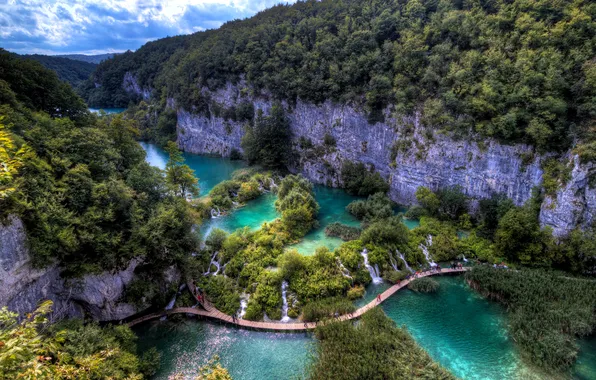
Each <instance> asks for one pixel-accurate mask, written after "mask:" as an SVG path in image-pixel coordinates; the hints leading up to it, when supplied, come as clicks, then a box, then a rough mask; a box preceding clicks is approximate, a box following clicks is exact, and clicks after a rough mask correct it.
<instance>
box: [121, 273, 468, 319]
mask: <svg viewBox="0 0 596 380" xmlns="http://www.w3.org/2000/svg"><path fill="white" fill-rule="evenodd" d="M469 269H471V268H470V267H464V268H461V269H451V268H448V269H446V268H444V269H442V270H441V271H440V272H423V273H421V274H420V275H418V278H421V277H428V276H434V275H441V274H449V273H463V272H465V271H467V270H469ZM413 280H414V279H411V280H404V281H402V282H401V283H399V284H395V285H393V286H392V287H390V288H389V289H387V290H385V291H384V292H383V293H381V294H380V297H377V298H375V300H373V301H371V302H369V303H368V304H366V305H365V306H363V307H361V308H360V309H358V310H356V311H354V312H353V313H351V314H344V315H341V316H339V317H338V318H336V319H337V320H339V321H347V320H350V319H357V318H360V316H362V314H364V313H366V312H367V311H369V310H370V309H372V308H373V307H375V306H377V305H379V304H380V303H382V302H383V301H385V300H386V299H387V298H389V297H391V296H392V295H393V294H394V293H396V292H397V291H398V290H400V289H402V288H404V287H406V286H407V285H408V284H409V283H410V282H411V281H413ZM189 289H190V290H191V292H192V291H193V288H192V287H191V286H189ZM193 294H194V292H193ZM204 307H205V310H203V309H198V308H194V307H177V308H174V309H170V310H166V311H163V312H158V313H153V314H148V315H145V316H143V317H140V318H137V319H135V320H132V321H130V322H129V323H128V326H134V325H136V324H138V323H141V322H144V321H148V320H150V319H155V318H160V317H163V316H167V315H171V314H194V315H199V316H202V317H207V318H211V319H216V320H219V321H222V322H226V323H231V324H234V325H238V326H240V327H244V328H248V329H256V330H271V331H305V330H312V329H314V328H315V327H317V323H316V322H308V323H301V322H292V323H284V322H255V321H247V320H244V319H237V318H236V319H235V320H233V319H232V317H231V316H230V315H227V314H224V313H222V312H221V311H219V310H217V309H216V308H215V307H213V306H211V305H208V304H207V305H204Z"/></svg>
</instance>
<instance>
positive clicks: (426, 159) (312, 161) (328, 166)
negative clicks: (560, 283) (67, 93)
mask: <svg viewBox="0 0 596 380" xmlns="http://www.w3.org/2000/svg"><path fill="white" fill-rule="evenodd" d="M203 91H207V90H203ZM249 93H250V91H247V88H246V87H245V85H244V84H243V83H240V84H239V85H237V86H233V85H230V84H229V85H227V86H226V87H225V88H222V89H220V90H217V91H215V92H210V93H209V96H210V98H211V99H212V100H213V101H214V102H216V103H218V104H219V105H220V106H223V107H232V106H234V105H236V104H238V103H240V102H242V101H250V102H252V103H253V104H254V108H255V110H257V109H262V110H263V111H264V112H265V113H267V112H268V110H269V109H270V107H271V105H272V101H271V100H270V97H269V96H268V95H267V94H262V93H261V94H259V95H258V96H254V95H246V94H249ZM284 106H285V107H286V108H287V110H288V117H289V118H290V123H291V129H292V134H293V139H294V142H295V144H294V145H295V148H296V151H297V152H298V153H299V155H298V157H297V159H296V162H295V163H294V165H293V168H292V169H293V170H294V171H296V172H301V173H303V174H304V175H305V176H306V177H308V178H309V179H311V180H312V181H314V182H317V183H323V184H327V185H330V186H340V185H341V178H340V175H339V173H340V171H341V167H342V163H343V162H344V161H346V160H349V161H360V162H363V163H365V164H366V165H368V166H369V167H372V168H374V169H375V170H377V171H378V172H380V173H381V174H382V175H383V176H384V177H385V178H386V179H387V180H388V181H389V184H390V186H391V190H390V196H391V198H392V199H393V200H395V201H396V202H398V203H402V204H412V203H414V202H415V191H416V189H417V188H418V187H419V186H427V187H429V188H431V189H433V190H436V189H439V188H442V187H447V186H452V185H460V186H461V187H462V189H463V191H464V192H465V193H466V194H467V195H468V196H470V197H471V198H473V199H481V198H486V197H490V196H491V195H492V194H495V193H503V194H506V195H507V196H508V197H509V198H511V199H512V200H513V201H514V202H515V203H516V204H517V205H521V204H523V203H524V202H525V201H526V200H527V199H528V198H529V197H530V196H531V192H532V188H533V187H534V186H539V185H540V184H541V183H542V170H541V161H542V159H543V156H540V155H538V154H534V151H533V149H532V147H531V146H527V145H523V144H517V145H504V144H500V143H498V142H497V141H494V140H490V139H488V140H486V139H485V140H478V141H473V140H474V138H472V139H471V140H462V139H456V138H455V137H454V136H449V135H446V134H440V133H437V132H434V131H432V130H431V129H427V128H425V127H424V126H423V124H422V122H421V120H420V117H419V116H418V115H412V116H408V117H401V118H395V117H394V116H393V115H392V114H391V113H390V112H389V111H386V112H385V121H384V122H382V123H374V124H370V123H369V122H368V120H367V117H366V113H365V112H364V111H363V110H361V109H359V108H358V107H357V106H354V105H346V104H335V103H332V102H330V101H328V102H325V103H323V104H319V105H316V104H311V103H305V102H302V101H300V100H298V101H297V102H296V104H293V105H289V104H287V103H286V104H284ZM211 114H212V115H213V113H211ZM326 134H329V135H331V136H333V137H334V139H335V141H336V146H335V148H325V149H322V146H323V140H324V137H325V135H326ZM242 135H243V126H242V123H238V122H233V121H231V120H225V119H223V118H221V117H215V116H211V117H207V116H204V115H203V116H198V115H193V114H191V113H189V112H187V111H186V110H184V109H178V144H179V146H180V148H181V149H183V150H185V151H188V152H192V153H205V154H219V155H223V156H227V155H229V154H230V152H231V151H232V149H237V150H239V151H241V146H240V143H241V139H242ZM301 137H304V138H306V139H309V140H311V141H312V143H313V144H314V145H315V149H308V150H302V149H300V148H299V146H298V144H297V142H298V141H299V139H300V138H301ZM317 147H318V148H317ZM589 170H592V168H591V167H582V166H580V165H579V164H577V163H576V168H575V169H574V171H573V173H574V175H573V178H572V180H571V181H570V182H569V183H568V184H566V185H565V186H564V187H562V188H561V189H560V190H559V192H558V193H557V195H556V197H555V198H556V199H547V200H546V201H545V205H544V206H543V212H542V213H541V222H542V224H543V225H550V226H551V227H553V229H554V232H555V233H556V234H557V235H558V236H562V235H564V234H566V233H567V232H569V231H570V230H571V229H573V228H574V227H575V226H577V225H587V224H588V223H590V222H591V221H592V219H593V218H592V214H593V213H594V212H595V211H594V210H595V209H594V205H595V197H594V190H593V189H591V188H590V187H589V183H588V181H587V173H588V172H589Z"/></svg>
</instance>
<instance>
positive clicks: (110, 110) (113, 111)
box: [89, 108, 126, 115]
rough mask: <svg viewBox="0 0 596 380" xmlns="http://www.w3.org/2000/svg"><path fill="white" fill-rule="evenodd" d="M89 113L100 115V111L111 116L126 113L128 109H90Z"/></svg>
mask: <svg viewBox="0 0 596 380" xmlns="http://www.w3.org/2000/svg"><path fill="white" fill-rule="evenodd" d="M89 111H91V112H93V113H97V114H98V113H100V111H104V112H105V113H106V114H107V115H111V114H114V113H121V112H124V111H126V108H89Z"/></svg>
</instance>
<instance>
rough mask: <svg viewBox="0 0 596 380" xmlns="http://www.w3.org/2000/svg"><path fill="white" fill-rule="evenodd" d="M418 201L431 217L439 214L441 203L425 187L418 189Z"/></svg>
mask: <svg viewBox="0 0 596 380" xmlns="http://www.w3.org/2000/svg"><path fill="white" fill-rule="evenodd" d="M416 200H417V201H418V203H420V206H422V207H423V208H424V209H425V210H426V211H427V212H428V213H429V214H430V215H436V214H437V213H438V212H439V207H440V206H441V201H440V200H439V197H438V196H437V195H436V194H435V193H434V192H433V191H432V190H430V189H429V188H427V187H424V186H420V187H418V188H417V189H416Z"/></svg>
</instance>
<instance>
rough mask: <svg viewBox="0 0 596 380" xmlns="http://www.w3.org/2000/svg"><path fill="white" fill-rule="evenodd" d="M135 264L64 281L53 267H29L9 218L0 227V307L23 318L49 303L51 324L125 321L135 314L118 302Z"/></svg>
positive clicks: (20, 234) (18, 229)
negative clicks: (84, 319)
mask: <svg viewBox="0 0 596 380" xmlns="http://www.w3.org/2000/svg"><path fill="white" fill-rule="evenodd" d="M138 263H139V262H138V261H137V260H133V261H131V263H130V264H129V265H128V267H127V268H126V269H125V270H123V271H119V272H115V273H102V274H100V275H87V276H84V277H83V278H81V279H79V280H76V281H72V280H71V281H66V280H65V279H63V278H62V277H61V276H60V268H59V267H58V266H57V265H50V266H48V267H46V268H41V269H40V268H35V267H33V265H32V263H31V257H30V256H29V251H28V249H27V238H26V233H25V229H24V227H23V223H22V221H21V220H20V219H19V218H17V217H15V216H10V217H8V220H7V223H6V224H5V225H0V306H7V307H8V309H9V310H12V311H15V312H17V313H19V314H24V313H28V312H31V311H33V310H35V309H36V307H37V305H38V304H39V302H40V301H42V300H48V299H49V300H52V301H53V302H54V307H53V313H52V316H51V319H53V320H59V319H62V318H67V317H69V318H70V317H82V316H89V317H91V318H93V319H95V320H99V321H109V320H116V319H122V318H126V317H128V316H130V315H133V314H135V313H136V312H138V311H139V310H137V309H136V308H135V307H134V306H133V305H130V304H127V303H125V302H123V301H122V297H123V294H124V291H125V288H126V285H127V284H128V283H130V281H131V280H132V278H133V273H134V269H135V267H136V266H137V265H138Z"/></svg>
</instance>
